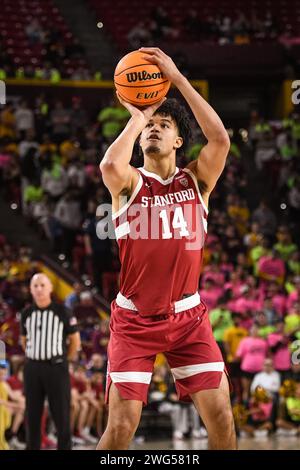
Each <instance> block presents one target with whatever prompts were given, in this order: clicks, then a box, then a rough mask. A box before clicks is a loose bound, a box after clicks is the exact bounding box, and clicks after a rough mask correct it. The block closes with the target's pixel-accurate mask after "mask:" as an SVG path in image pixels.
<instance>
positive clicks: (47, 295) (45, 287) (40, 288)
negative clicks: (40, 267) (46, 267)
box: [30, 273, 52, 305]
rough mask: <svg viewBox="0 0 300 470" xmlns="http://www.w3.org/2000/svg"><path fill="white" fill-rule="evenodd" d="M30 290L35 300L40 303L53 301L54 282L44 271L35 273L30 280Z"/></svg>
mask: <svg viewBox="0 0 300 470" xmlns="http://www.w3.org/2000/svg"><path fill="white" fill-rule="evenodd" d="M30 292H31V295H32V297H33V299H34V301H35V302H36V303H37V304H38V305H39V304H40V303H43V304H44V303H47V302H49V303H50V302H51V292H52V284H51V281H50V279H49V278H48V277H47V276H46V275H45V274H42V273H38V274H35V275H34V276H33V278H32V279H31V282H30Z"/></svg>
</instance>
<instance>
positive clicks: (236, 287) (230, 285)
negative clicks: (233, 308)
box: [224, 281, 245, 299]
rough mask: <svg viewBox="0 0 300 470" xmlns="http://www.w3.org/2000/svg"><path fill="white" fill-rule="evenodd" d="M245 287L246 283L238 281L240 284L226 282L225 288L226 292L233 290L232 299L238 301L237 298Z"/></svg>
mask: <svg viewBox="0 0 300 470" xmlns="http://www.w3.org/2000/svg"><path fill="white" fill-rule="evenodd" d="M243 285H245V283H244V282H242V281H238V282H234V283H233V282H230V281H229V282H226V284H225V286H224V288H225V290H229V289H230V290H231V292H232V297H233V298H234V299H236V298H237V297H239V296H240V295H241V287H242V286H243Z"/></svg>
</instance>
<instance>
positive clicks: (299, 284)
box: [293, 276, 300, 291]
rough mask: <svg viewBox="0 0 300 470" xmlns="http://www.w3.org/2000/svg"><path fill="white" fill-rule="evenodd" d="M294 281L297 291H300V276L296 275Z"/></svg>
mask: <svg viewBox="0 0 300 470" xmlns="http://www.w3.org/2000/svg"><path fill="white" fill-rule="evenodd" d="M293 282H294V285H295V287H296V289H297V291H300V276H295V277H294V279H293Z"/></svg>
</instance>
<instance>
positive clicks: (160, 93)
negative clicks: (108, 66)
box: [114, 51, 171, 107]
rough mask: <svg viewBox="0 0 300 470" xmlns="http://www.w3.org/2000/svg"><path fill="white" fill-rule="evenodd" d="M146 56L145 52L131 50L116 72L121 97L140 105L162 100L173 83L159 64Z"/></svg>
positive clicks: (115, 78)
mask: <svg viewBox="0 0 300 470" xmlns="http://www.w3.org/2000/svg"><path fill="white" fill-rule="evenodd" d="M144 57H145V53H143V52H140V51H133V52H130V53H129V54H127V55H125V56H124V57H123V58H122V59H121V60H120V61H119V63H118V65H117V67H116V69H115V74H114V83H115V87H116V89H117V91H118V93H119V95H120V97H121V98H123V100H125V101H127V102H128V103H131V104H133V105H135V106H139V107H143V106H149V105H151V104H154V103H157V102H158V101H160V100H161V99H162V98H163V97H164V96H166V94H167V93H168V91H169V88H170V85H171V82H170V81H169V80H168V79H167V78H166V77H165V76H164V75H163V73H162V72H161V71H160V69H159V68H158V66H157V65H155V64H152V63H151V62H149V61H147V60H146V59H144Z"/></svg>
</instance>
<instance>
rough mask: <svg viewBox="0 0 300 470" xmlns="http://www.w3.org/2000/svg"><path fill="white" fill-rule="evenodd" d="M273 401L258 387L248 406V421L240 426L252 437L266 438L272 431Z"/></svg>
mask: <svg viewBox="0 0 300 470" xmlns="http://www.w3.org/2000/svg"><path fill="white" fill-rule="evenodd" d="M272 409H273V399H272V397H271V396H270V395H269V394H268V393H267V392H266V390H265V389H264V388H262V387H260V386H258V387H256V389H255V390H254V392H253V393H252V396H251V398H250V401H249V405H248V410H247V414H248V420H247V423H246V424H243V425H242V426H240V429H241V430H242V431H245V432H246V433H248V434H249V435H250V436H255V437H265V436H267V435H268V433H269V432H270V431H271V430H272V427H273V426H272Z"/></svg>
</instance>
